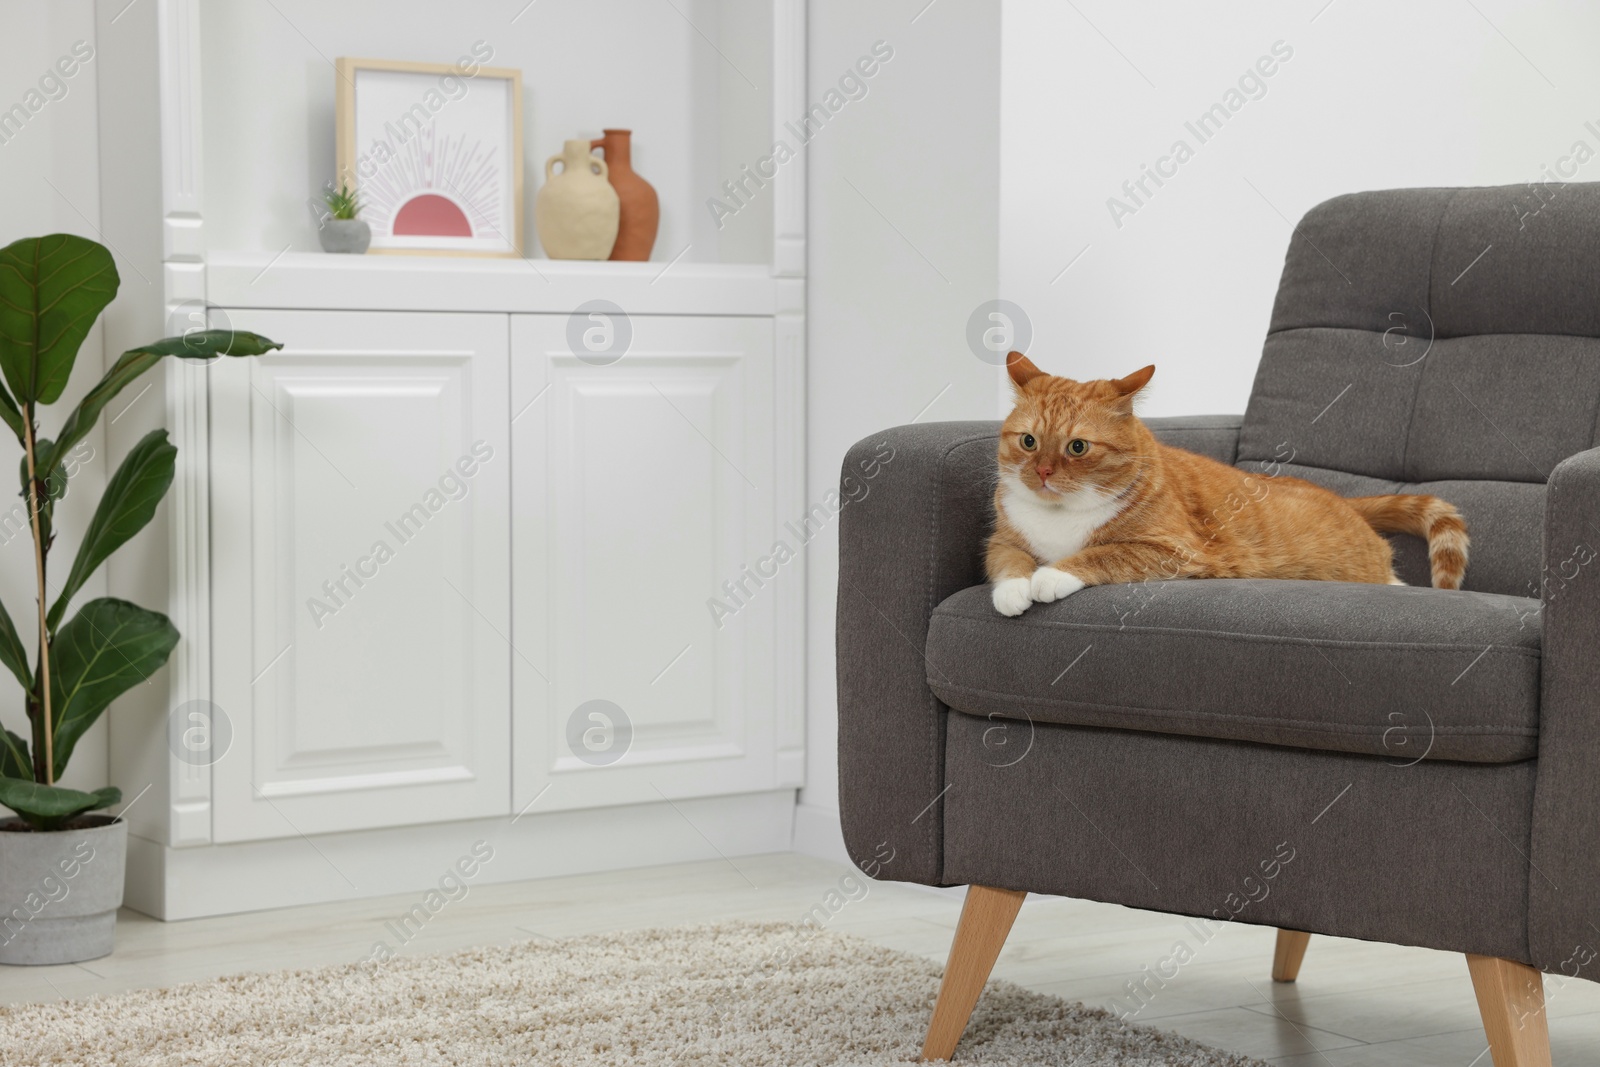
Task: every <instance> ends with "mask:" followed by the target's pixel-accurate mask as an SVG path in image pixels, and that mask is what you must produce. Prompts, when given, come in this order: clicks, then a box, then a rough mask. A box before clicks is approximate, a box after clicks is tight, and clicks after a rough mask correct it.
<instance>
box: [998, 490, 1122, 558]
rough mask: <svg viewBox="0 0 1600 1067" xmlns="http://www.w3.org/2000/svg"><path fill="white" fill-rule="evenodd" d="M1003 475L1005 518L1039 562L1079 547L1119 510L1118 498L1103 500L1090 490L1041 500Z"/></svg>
mask: <svg viewBox="0 0 1600 1067" xmlns="http://www.w3.org/2000/svg"><path fill="white" fill-rule="evenodd" d="M1004 478H1005V482H1004V498H1003V499H1004V501H1005V509H1006V518H1007V519H1009V520H1010V521H1011V525H1012V526H1014V527H1016V529H1017V532H1018V533H1020V534H1022V537H1023V540H1025V541H1026V542H1027V543H1028V550H1029V551H1030V552H1032V553H1033V555H1034V558H1035V559H1037V560H1039V561H1040V562H1041V563H1054V562H1056V561H1057V560H1061V559H1065V558H1066V557H1067V556H1070V555H1072V554H1073V553H1074V552H1077V551H1079V550H1081V549H1082V548H1083V546H1084V545H1086V544H1087V543H1088V542H1089V538H1090V537H1091V536H1092V535H1093V534H1094V532H1095V531H1096V530H1098V529H1099V528H1100V527H1102V526H1104V525H1105V524H1106V523H1108V522H1110V521H1111V520H1112V518H1113V517H1115V515H1116V514H1117V512H1118V511H1120V510H1122V504H1121V502H1120V501H1114V500H1107V499H1106V498H1105V497H1103V496H1101V495H1100V494H1099V493H1097V492H1095V491H1094V490H1092V489H1078V490H1075V491H1073V492H1071V493H1066V494H1063V495H1062V496H1061V497H1060V498H1059V500H1044V499H1041V498H1040V497H1039V495H1038V494H1037V493H1035V492H1033V490H1031V489H1029V488H1028V487H1027V486H1025V485H1023V484H1022V482H1021V481H1020V480H1018V479H1017V478H1016V477H1015V476H1014V475H1006V476H1004Z"/></svg>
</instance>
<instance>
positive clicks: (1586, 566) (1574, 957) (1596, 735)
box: [1528, 448, 1600, 979]
mask: <svg viewBox="0 0 1600 1067" xmlns="http://www.w3.org/2000/svg"><path fill="white" fill-rule="evenodd" d="M1597 551H1600V448H1591V449H1589V450H1588V451H1587V452H1579V453H1578V454H1576V455H1574V456H1569V457H1568V458H1567V459H1565V460H1563V461H1562V462H1561V463H1560V464H1558V465H1557V466H1556V469H1555V470H1554V471H1553V472H1552V473H1551V475H1550V481H1549V490H1548V495H1547V496H1546V498H1545V510H1544V557H1543V560H1544V562H1543V568H1542V573H1541V575H1540V583H1539V584H1540V597H1541V599H1542V600H1543V602H1544V603H1543V613H1542V614H1543V620H1542V622H1543V635H1542V637H1543V641H1542V663H1541V667H1540V674H1541V678H1540V695H1539V765H1538V767H1539V769H1538V776H1537V779H1536V783H1535V786H1534V804H1533V839H1532V842H1531V854H1530V857H1529V861H1530V865H1531V867H1532V870H1531V871H1530V872H1529V878H1528V886H1529V915H1528V947H1529V952H1530V954H1531V959H1532V962H1534V963H1535V964H1536V965H1537V966H1539V967H1541V968H1543V969H1545V970H1549V971H1559V972H1561V973H1565V974H1568V975H1574V974H1577V973H1578V970H1579V969H1581V970H1582V971H1583V974H1584V977H1586V978H1591V979H1593V978H1595V976H1596V973H1597V971H1600V959H1597V953H1600V929H1597V924H1600V907H1597V904H1596V902H1597V901H1600V785H1597V784H1596V778H1597V775H1600V558H1597V556H1596V553H1597Z"/></svg>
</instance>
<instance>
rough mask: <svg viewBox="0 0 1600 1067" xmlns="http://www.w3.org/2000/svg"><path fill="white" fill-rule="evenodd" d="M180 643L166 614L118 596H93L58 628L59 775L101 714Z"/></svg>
mask: <svg viewBox="0 0 1600 1067" xmlns="http://www.w3.org/2000/svg"><path fill="white" fill-rule="evenodd" d="M177 643H178V631H177V628H176V627H174V626H173V625H172V622H171V621H170V620H169V619H168V618H167V617H166V616H165V615H162V614H160V613H158V612H154V611H146V610H145V609H144V608H141V607H140V606H139V605H137V604H130V603H128V602H127V601H126V600H117V599H116V598H114V597H101V598H100V599H98V600H91V601H89V602H88V603H87V604H85V605H84V606H83V607H82V608H81V609H80V610H79V611H78V613H77V614H76V615H74V616H73V617H72V618H71V619H69V620H68V621H67V623H66V625H64V626H62V627H61V629H60V630H58V631H57V632H56V636H55V640H54V641H53V642H52V643H51V648H50V694H51V711H52V714H53V717H54V718H55V727H56V728H55V738H54V742H53V744H54V748H55V774H56V777H60V776H61V772H62V770H63V769H64V768H65V767H66V765H67V760H68V759H69V758H71V756H72V747H73V746H74V745H75V744H77V743H78V738H80V737H82V736H83V733H84V731H85V730H87V729H89V727H91V726H93V725H94V722H95V720H96V719H98V718H99V717H100V713H101V712H103V711H105V710H106V707H107V706H108V705H109V704H110V703H111V702H112V701H113V700H115V699H116V698H117V697H119V696H121V695H122V694H123V693H125V692H127V691H128V690H129V689H132V688H133V687H134V686H136V685H138V684H139V683H140V682H142V681H144V680H145V679H146V678H149V677H150V676H151V675H152V674H154V673H155V672H156V671H157V670H158V669H159V668H160V667H161V665H162V664H163V663H165V662H167V657H168V656H170V655H171V654H172V649H173V648H174V646H176V645H177Z"/></svg>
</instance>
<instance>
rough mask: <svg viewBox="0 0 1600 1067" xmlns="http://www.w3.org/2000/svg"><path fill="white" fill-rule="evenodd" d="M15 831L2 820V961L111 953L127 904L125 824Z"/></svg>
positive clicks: (105, 821)
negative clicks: (121, 911) (119, 911)
mask: <svg viewBox="0 0 1600 1067" xmlns="http://www.w3.org/2000/svg"><path fill="white" fill-rule="evenodd" d="M84 821H85V822H90V823H92V824H93V825H91V826H87V827H85V828H83V829H80V830H55V831H52V832H49V833H38V832H29V831H21V832H18V831H16V830H13V829H12V827H15V826H18V825H21V823H22V820H21V819H4V820H0V963H76V962H78V961H79V960H92V959H98V958H99V957H101V956H107V955H110V954H111V947H112V942H113V940H114V938H115V936H116V930H117V909H118V908H119V907H121V906H122V875H123V868H124V860H125V859H126V857H127V852H128V824H127V823H125V822H122V821H121V820H120V819H119V820H116V821H112V819H111V817H110V816H107V815H91V816H87V817H86V818H85V820H84Z"/></svg>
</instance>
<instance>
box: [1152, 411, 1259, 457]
mask: <svg viewBox="0 0 1600 1067" xmlns="http://www.w3.org/2000/svg"><path fill="white" fill-rule="evenodd" d="M1143 421H1144V424H1145V425H1146V426H1148V427H1150V431H1151V432H1152V433H1154V434H1155V435H1156V440H1158V441H1160V442H1161V443H1162V444H1164V445H1171V446H1173V447H1174V448H1182V449H1187V450H1188V451H1190V452H1198V453H1200V454H1201V455H1202V456H1209V457H1210V458H1212V459H1214V460H1217V461H1218V462H1221V463H1226V464H1227V465H1228V466H1230V467H1231V466H1233V465H1234V464H1235V463H1237V462H1238V461H1239V428H1240V427H1241V426H1243V425H1244V416H1243V415H1178V416H1174V417H1170V418H1154V419H1145V420H1143Z"/></svg>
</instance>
